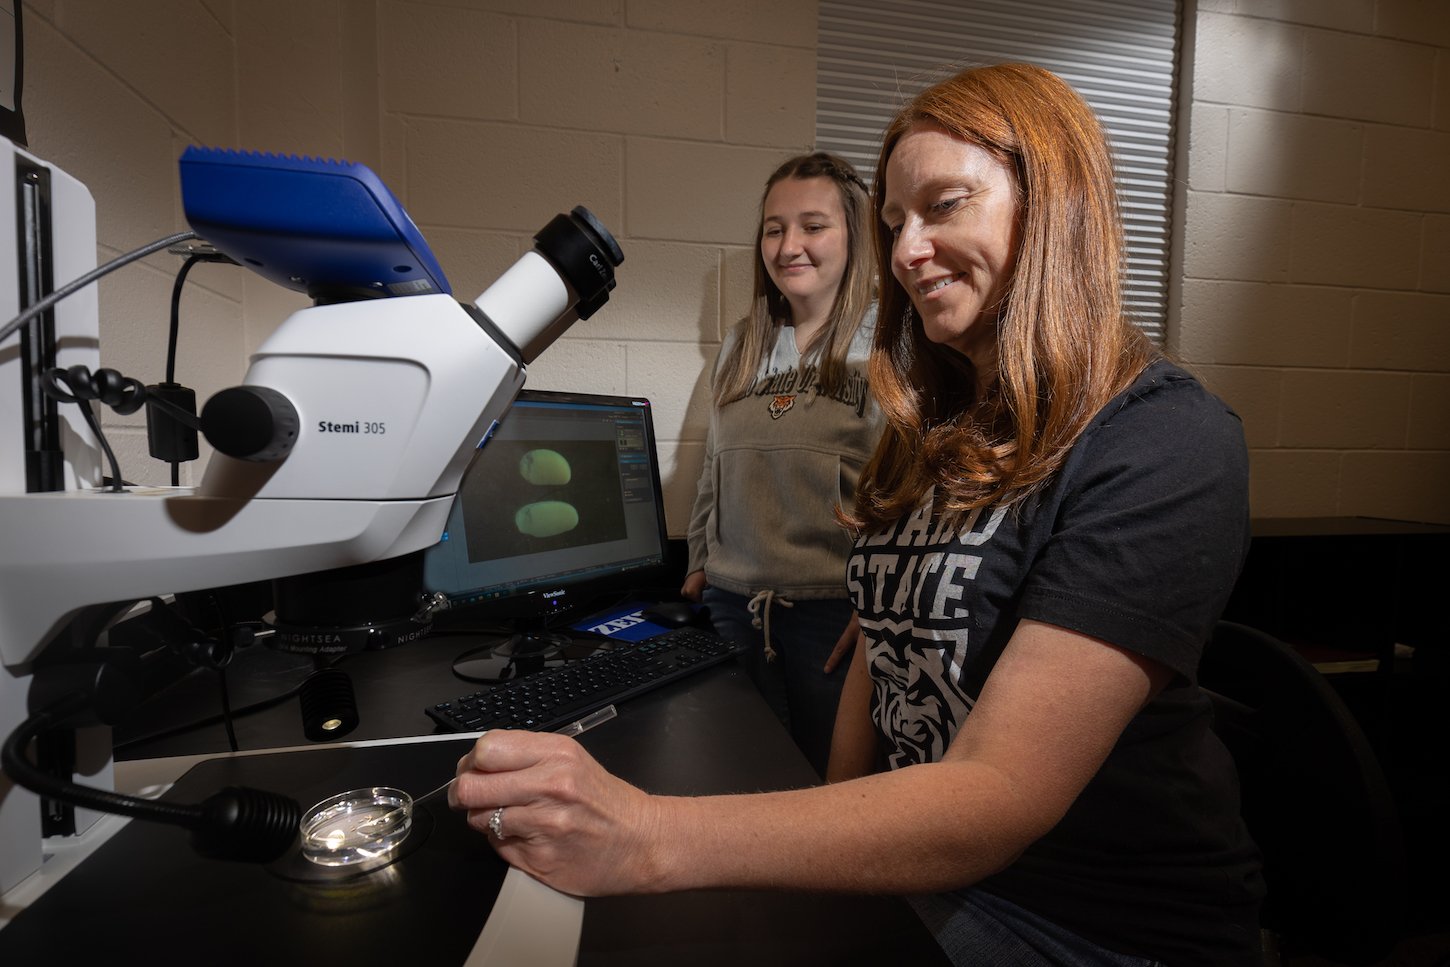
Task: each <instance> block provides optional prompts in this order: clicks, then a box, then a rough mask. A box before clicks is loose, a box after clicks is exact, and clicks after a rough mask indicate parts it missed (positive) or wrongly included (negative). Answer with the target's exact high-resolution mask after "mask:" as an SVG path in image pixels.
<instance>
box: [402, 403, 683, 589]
mask: <svg viewBox="0 0 1450 967" xmlns="http://www.w3.org/2000/svg"><path fill="white" fill-rule="evenodd" d="M666 547H667V544H666V531H665V518H664V505H663V501H662V500H661V494H660V474H659V460H658V458H657V457H656V454H655V439H654V424H653V421H652V420H651V418H650V405H649V401H648V400H645V399H638V398H629V397H615V396H591V395H584V394H577V393H546V392H537V391H531V390H525V391H524V392H522V393H520V394H519V398H518V399H517V400H516V401H515V402H514V405H513V407H512V408H510V409H509V411H508V413H507V414H506V415H505V416H504V418H503V419H502V420H500V421H499V423H498V425H497V426H496V427H495V428H494V431H493V433H492V434H491V435H490V436H488V437H487V438H486V439H485V440H484V442H483V444H482V445H481V446H480V447H479V452H478V454H477V456H475V457H474V460H473V463H472V465H471V466H470V467H469V468H468V472H467V473H465V474H464V475H463V482H462V484H461V485H460V486H459V488H458V496H457V497H456V498H454V501H453V507H452V509H451V510H450V511H449V515H448V525H447V529H446V530H445V531H444V533H443V539H442V541H440V542H439V543H438V544H437V545H435V546H434V547H432V548H430V549H429V550H428V552H427V553H426V554H425V556H424V583H425V586H426V587H427V589H428V590H429V591H442V592H443V593H444V594H446V595H447V596H448V598H449V601H450V602H451V605H452V607H454V608H459V607H465V606H476V607H477V608H478V609H479V610H481V611H484V612H487V613H490V614H496V615H499V616H529V615H547V614H553V613H557V612H560V611H563V610H565V609H567V608H570V607H575V606H578V605H582V604H586V603H588V599H589V598H590V597H592V596H594V595H596V594H598V593H599V592H601V591H606V590H613V589H616V588H620V587H622V586H624V585H627V584H630V583H631V582H634V583H639V582H647V581H648V580H649V579H650V578H652V577H653V576H654V575H651V574H649V573H648V572H649V571H650V570H651V569H654V568H659V567H662V566H663V565H664V562H665V553H666Z"/></svg>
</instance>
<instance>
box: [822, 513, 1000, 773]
mask: <svg viewBox="0 0 1450 967" xmlns="http://www.w3.org/2000/svg"><path fill="white" fill-rule="evenodd" d="M933 499H934V495H933V493H932V492H928V493H927V496H926V500H925V501H924V502H923V503H922V505H921V506H920V507H918V508H917V509H916V511H915V512H913V513H912V514H911V515H910V516H908V517H907V518H905V519H904V520H902V521H899V522H898V523H896V524H894V525H892V526H891V527H888V528H886V529H885V530H882V531H880V532H878V533H876V534H870V535H866V536H863V537H861V538H859V539H858V540H857V541H856V545H855V547H854V548H853V550H852V553H851V558H850V561H849V562H848V564H847V568H846V587H847V589H848V590H849V591H850V593H851V595H852V597H853V598H854V600H855V604H856V610H857V612H858V613H859V615H860V617H861V628H862V630H863V631H864V632H865V634H866V646H867V650H866V660H867V667H868V668H869V669H870V671H871V678H872V682H873V684H874V687H875V694H874V697H873V699H872V717H873V718H874V720H875V722H876V726H877V728H878V729H880V730H881V732H882V734H883V735H885V736H886V737H887V738H888V739H889V740H890V741H891V743H892V745H893V747H894V751H893V752H892V753H891V754H890V755H889V756H888V759H889V761H890V764H891V767H892V768H893V769H898V768H901V767H902V766H906V765H911V764H913V763H917V762H935V761H937V760H939V759H940V758H941V757H942V754H943V753H944V752H945V751H946V748H947V746H948V745H950V744H951V740H952V738H953V737H954V736H955V735H956V733H957V729H958V728H960V727H961V724H962V722H963V721H965V719H966V716H967V713H969V712H970V711H971V709H972V706H973V704H975V699H974V698H973V697H972V696H969V695H968V694H967V693H966V692H965V690H964V689H963V688H962V671H963V669H964V668H965V667H966V666H967V663H968V661H969V660H970V658H971V657H972V650H973V648H974V647H980V642H978V641H976V640H975V639H976V637H977V636H976V635H975V634H974V632H975V631H977V630H978V629H977V626H976V624H975V622H974V621H973V614H972V612H973V608H974V606H975V597H976V595H975V591H974V587H973V582H975V581H976V578H977V571H978V569H979V568H980V567H981V564H982V560H983V556H984V555H985V554H988V553H990V547H988V546H987V545H988V542H989V541H991V539H992V535H994V534H995V533H996V532H997V528H998V526H1000V525H1001V523H1002V520H1003V518H1005V517H1006V516H1007V510H1008V508H1006V507H996V508H991V509H983V508H977V509H976V510H973V511H972V512H971V513H970V514H968V515H967V516H966V517H965V518H962V519H960V520H958V521H956V522H955V523H953V524H952V525H951V526H943V525H942V523H941V521H940V519H937V520H935V521H934V520H933V514H932V503H933Z"/></svg>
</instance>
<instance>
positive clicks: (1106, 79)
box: [816, 0, 1179, 343]
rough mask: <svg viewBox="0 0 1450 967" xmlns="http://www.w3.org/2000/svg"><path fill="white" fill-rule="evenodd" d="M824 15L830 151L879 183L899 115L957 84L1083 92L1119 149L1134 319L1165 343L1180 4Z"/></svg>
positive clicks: (1068, 1) (822, 120)
mask: <svg viewBox="0 0 1450 967" xmlns="http://www.w3.org/2000/svg"><path fill="white" fill-rule="evenodd" d="M819 9H820V47H819V50H818V53H817V73H816V147H817V149H819V150H822V151H830V152H833V153H835V154H839V155H841V156H842V157H844V158H846V159H848V160H849V161H851V163H852V164H854V165H856V166H857V168H859V169H860V171H861V174H862V176H863V177H864V178H866V179H867V181H868V183H869V181H870V179H871V177H872V176H873V175H874V173H875V170H876V158H877V153H878V151H879V150H880V146H881V133H882V131H883V130H884V129H885V127H886V125H887V123H888V122H889V121H890V119H891V117H892V115H893V114H894V113H895V112H896V109H897V108H898V107H900V105H901V104H902V103H904V102H905V101H906V100H907V99H909V98H910V97H912V96H913V95H914V94H916V93H917V92H918V91H920V90H921V89H922V88H924V87H926V86H927V85H929V84H931V83H932V82H933V81H935V80H938V79H939V78H941V77H943V76H945V75H947V74H949V73H952V72H953V71H955V70H959V69H961V68H963V67H969V66H974V65H979V64H994V63H1003V62H1007V61H1026V62H1029V63H1033V64H1037V65H1038V66H1040V67H1045V68H1047V69H1048V70H1050V71H1052V72H1053V73H1055V74H1057V75H1058V76H1060V77H1062V78H1063V79H1064V80H1066V81H1067V82H1068V83H1069V84H1071V85H1072V86H1073V87H1075V88H1077V90H1078V92H1079V93H1081V94H1082V95H1083V97H1085V98H1086V99H1087V101H1088V103H1089V104H1091V105H1092V107H1093V110H1095V111H1096V112H1097V113H1098V117H1100V118H1101V119H1102V122H1103V126H1104V127H1105V128H1107V131H1108V137H1109V139H1110V140H1111V141H1112V146H1113V154H1114V163H1115V166H1116V170H1117V176H1118V191H1119V196H1120V198H1121V201H1122V209H1123V228H1124V231H1125V234H1126V235H1127V265H1126V266H1125V277H1124V288H1123V295H1124V302H1125V305H1126V308H1127V309H1128V311H1129V312H1130V313H1131V314H1132V319H1133V321H1134V322H1135V323H1137V324H1138V326H1139V327H1140V328H1142V329H1143V331H1144V332H1146V333H1147V334H1148V336H1149V337H1150V338H1152V339H1153V340H1154V342H1158V343H1161V342H1162V341H1163V336H1164V326H1165V321H1166V317H1167V308H1168V239H1169V227H1170V214H1171V206H1172V202H1173V190H1172V182H1171V177H1172V171H1173V121H1174V113H1175V111H1174V105H1175V103H1176V100H1175V97H1174V82H1175V74H1176V71H1175V66H1176V65H1175V59H1176V58H1175V55H1176V51H1177V27H1178V14H1179V11H1178V0H1055V2H1054V0H820V8H819Z"/></svg>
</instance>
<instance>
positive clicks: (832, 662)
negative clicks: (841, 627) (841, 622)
mask: <svg viewBox="0 0 1450 967" xmlns="http://www.w3.org/2000/svg"><path fill="white" fill-rule="evenodd" d="M860 637H861V619H860V617H859V616H858V615H857V614H856V612H855V611H852V612H851V621H850V623H849V624H847V625H846V630H845V631H844V632H842V633H841V640H840V641H838V642H836V647H835V648H833V649H832V650H831V657H830V658H827V659H826V667H825V668H824V669H823V670H824V671H825V673H826V674H827V675H829V674H830V673H831V672H833V671H835V670H836V666H837V665H839V664H840V663H841V660H842V659H843V658H849V657H850V655H851V649H852V648H854V647H856V639H858V638H860Z"/></svg>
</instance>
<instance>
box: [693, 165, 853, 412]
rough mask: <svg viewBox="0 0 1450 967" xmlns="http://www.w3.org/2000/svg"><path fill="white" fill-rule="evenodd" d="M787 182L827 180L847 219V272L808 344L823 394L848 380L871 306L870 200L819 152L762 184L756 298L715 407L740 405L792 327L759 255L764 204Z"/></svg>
mask: <svg viewBox="0 0 1450 967" xmlns="http://www.w3.org/2000/svg"><path fill="white" fill-rule="evenodd" d="M786 178H796V179H799V180H801V181H805V180H808V179H811V178H825V179H827V180H828V181H830V182H831V183H832V184H834V185H835V186H836V190H837V192H838V193H839V194H840V196H841V210H842V211H843V212H844V213H845V216H846V271H845V274H844V275H843V276H842V278H841V286H840V288H839V289H837V290H836V301H835V303H834V304H833V305H832V307H831V314H830V316H829V317H828V318H827V320H826V325H825V326H823V327H822V328H821V331H820V332H819V333H817V334H816V336H815V338H813V339H812V340H811V345H810V346H809V347H807V349H806V352H807V353H817V354H819V364H818V365H819V371H820V386H821V392H823V393H826V394H831V393H834V392H836V391H838V390H839V389H840V388H841V386H842V385H843V383H844V382H845V379H846V355H847V353H849V352H850V349H851V340H852V338H854V337H855V335H856V329H857V327H858V326H860V325H861V319H862V317H863V316H865V314H866V310H867V309H868V308H870V306H871V300H872V297H873V295H874V291H873V286H872V278H871V275H872V268H873V266H872V258H871V232H870V230H869V225H870V218H871V204H870V197H869V194H868V192H867V189H866V183H865V182H864V181H862V180H861V176H860V175H858V174H856V169H855V168H853V167H851V164H850V162H848V161H845V160H843V159H841V158H838V157H836V156H835V155H832V154H827V153H825V152H824V151H817V152H816V153H815V154H806V155H800V156H798V157H795V158H791V159H790V160H789V161H787V162H785V163H784V164H782V165H781V166H780V167H779V168H777V169H775V172H774V174H772V175H771V176H770V177H769V178H768V179H767V180H766V182H765V191H764V192H762V193H761V196H760V217H759V218H758V219H757V220H756V229H755V292H754V296H753V298H752V299H751V312H750V315H749V316H747V317H746V324H745V325H744V326H743V327H742V328H741V334H740V339H739V340H738V341H737V342H736V343H735V345H734V346H733V347H732V348H731V350H730V354H729V355H728V356H727V357H726V358H725V360H724V361H723V362H722V363H721V365H720V371H719V374H718V375H717V376H716V378H715V405H716V406H724V405H725V404H726V403H730V402H733V401H735V400H738V399H740V398H741V397H742V396H744V395H745V394H746V393H748V392H750V387H751V386H752V385H754V383H755V378H756V376H757V374H759V372H760V366H761V364H762V363H763V362H764V361H765V359H766V357H767V356H769V354H770V348H771V346H773V345H774V344H775V340H776V334H777V332H778V331H779V327H780V326H781V325H783V324H784V323H786V322H788V321H790V318H791V312H790V303H789V302H787V301H786V298H785V294H784V293H782V292H781V291H780V289H779V288H778V287H777V286H776V284H775V281H774V280H773V279H771V277H770V273H769V272H768V271H766V268H765V260H764V259H763V258H762V257H761V254H760V242H761V239H762V238H763V237H764V232H765V200H766V198H767V197H769V195H770V190H771V189H772V188H774V187H775V186H776V184H777V183H779V182H781V181H783V180H784V179H786Z"/></svg>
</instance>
